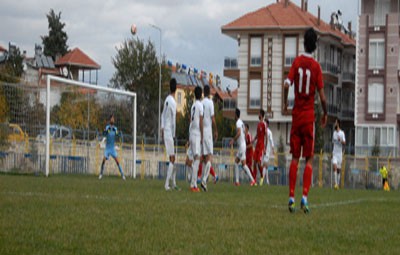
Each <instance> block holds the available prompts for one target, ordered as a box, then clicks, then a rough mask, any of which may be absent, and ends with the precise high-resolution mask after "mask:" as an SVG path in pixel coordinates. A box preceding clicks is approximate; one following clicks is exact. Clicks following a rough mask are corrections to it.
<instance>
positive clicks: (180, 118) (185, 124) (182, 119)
mask: <svg viewBox="0 0 400 255" xmlns="http://www.w3.org/2000/svg"><path fill="white" fill-rule="evenodd" d="M185 101H186V104H185V105H184V107H183V113H177V115H176V137H177V139H178V140H185V141H188V140H189V125H190V115H191V113H190V109H191V107H192V105H193V101H194V93H193V91H190V92H189V91H188V92H187V93H185Z"/></svg>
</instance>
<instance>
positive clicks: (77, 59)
mask: <svg viewBox="0 0 400 255" xmlns="http://www.w3.org/2000/svg"><path fill="white" fill-rule="evenodd" d="M55 64H56V66H77V67H82V68H87V69H100V65H99V64H97V63H96V62H95V61H94V60H92V59H91V58H90V57H89V56H88V55H86V54H85V53H84V52H83V51H82V50H80V49H79V48H75V49H73V50H72V51H70V52H68V53H67V54H65V55H64V56H62V57H61V58H60V59H58V60H57V61H56V63H55Z"/></svg>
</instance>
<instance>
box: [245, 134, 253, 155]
mask: <svg viewBox="0 0 400 255" xmlns="http://www.w3.org/2000/svg"><path fill="white" fill-rule="evenodd" d="M251 140H253V138H252V137H251V134H250V133H247V135H246V159H251V158H253V146H251V147H250V148H247V146H248V145H249V144H251Z"/></svg>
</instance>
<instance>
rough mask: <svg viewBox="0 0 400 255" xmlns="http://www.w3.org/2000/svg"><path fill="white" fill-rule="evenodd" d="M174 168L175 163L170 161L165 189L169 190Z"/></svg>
mask: <svg viewBox="0 0 400 255" xmlns="http://www.w3.org/2000/svg"><path fill="white" fill-rule="evenodd" d="M173 169H174V164H172V162H169V165H168V171H167V179H166V180H165V189H166V190H169V180H170V179H171V177H172V172H173Z"/></svg>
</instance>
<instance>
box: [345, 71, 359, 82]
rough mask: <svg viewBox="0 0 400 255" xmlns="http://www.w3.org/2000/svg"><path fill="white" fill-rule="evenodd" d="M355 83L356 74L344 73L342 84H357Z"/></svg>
mask: <svg viewBox="0 0 400 255" xmlns="http://www.w3.org/2000/svg"><path fill="white" fill-rule="evenodd" d="M355 81H356V75H355V73H351V72H343V75H342V82H352V83H355Z"/></svg>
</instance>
